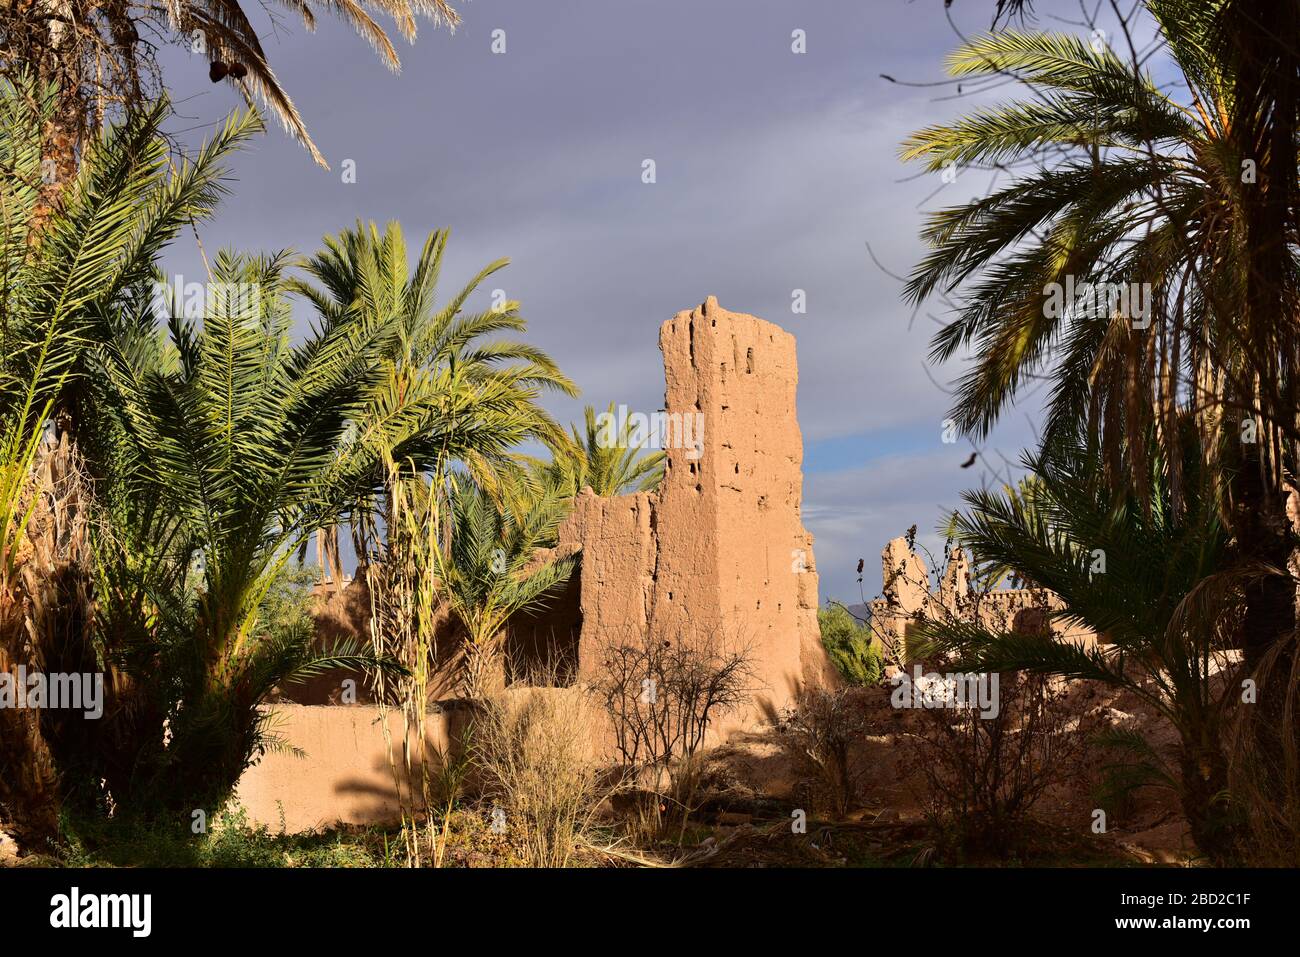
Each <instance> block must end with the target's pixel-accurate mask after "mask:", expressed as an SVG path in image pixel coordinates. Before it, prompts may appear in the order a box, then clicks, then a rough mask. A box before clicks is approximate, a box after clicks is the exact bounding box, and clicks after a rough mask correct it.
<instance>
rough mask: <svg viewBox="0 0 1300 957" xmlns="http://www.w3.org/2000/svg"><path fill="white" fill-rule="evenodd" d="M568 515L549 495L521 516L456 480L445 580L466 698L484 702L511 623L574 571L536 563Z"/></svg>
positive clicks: (557, 562) (567, 561) (558, 563)
mask: <svg viewBox="0 0 1300 957" xmlns="http://www.w3.org/2000/svg"><path fill="white" fill-rule="evenodd" d="M567 514H568V501H567V500H566V499H565V498H563V497H561V496H560V495H559V494H558V493H557V492H556V491H555V490H554V489H549V490H547V491H546V492H545V493H544V494H542V495H541V496H539V497H538V498H537V499H535V500H534V501H533V503H532V506H531V507H530V508H529V509H528V510H527V511H526V512H523V513H517V512H515V511H514V510H512V509H510V508H502V507H500V506H498V505H497V504H496V503H495V502H493V501H492V499H491V498H490V497H489V495H488V494H487V492H486V491H484V490H483V489H482V488H480V487H479V486H478V485H476V484H474V483H473V482H470V481H466V480H464V478H463V477H462V478H461V479H460V480H459V481H458V480H456V479H455V478H454V477H453V480H452V492H451V529H450V534H451V541H450V546H449V548H448V550H447V556H446V560H445V562H444V564H443V565H442V576H441V577H442V581H443V587H444V589H445V591H446V594H447V598H448V602H449V604H450V605H451V608H452V611H453V612H454V613H455V614H456V617H457V618H458V619H459V620H460V622H461V624H462V625H463V626H464V628H465V633H466V639H467V642H466V649H465V651H466V658H465V682H466V692H467V694H469V695H471V696H482V695H483V694H485V693H486V692H487V691H488V690H490V685H491V683H492V682H493V681H494V680H495V679H494V677H493V674H492V673H493V672H497V671H499V670H500V666H501V664H502V662H501V643H502V641H503V639H504V629H505V627H506V623H507V622H508V621H509V620H510V617H511V616H512V615H514V614H515V613H516V612H518V611H520V610H522V609H525V608H534V607H537V606H539V605H541V604H542V603H543V602H544V601H545V600H546V597H547V595H548V593H551V592H554V591H555V590H556V589H557V588H558V587H559V586H560V585H562V584H563V583H564V582H565V581H567V580H568V578H569V576H570V575H571V574H572V573H573V567H574V560H573V559H572V558H560V559H556V558H549V559H540V560H539V559H538V558H537V554H536V553H537V550H538V549H539V548H541V547H544V546H545V543H547V542H550V541H552V540H554V537H555V530H556V528H557V527H558V526H559V524H560V522H561V521H563V519H564V517H565V516H566V515H567Z"/></svg>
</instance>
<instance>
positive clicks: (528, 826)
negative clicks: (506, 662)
mask: <svg viewBox="0 0 1300 957" xmlns="http://www.w3.org/2000/svg"><path fill="white" fill-rule="evenodd" d="M595 718H596V712H595V709H594V708H593V706H592V702H591V699H590V695H589V694H588V693H587V692H586V691H585V690H584V689H582V688H577V687H574V688H524V689H520V690H514V691H507V692H503V693H501V694H498V695H495V696H493V697H491V698H489V699H488V700H487V701H486V703H485V705H484V706H483V710H482V712H481V714H480V716H479V718H478V720H477V721H476V722H475V728H474V756H475V763H476V765H477V768H478V771H479V773H480V774H481V776H482V786H483V791H484V794H485V796H486V797H487V798H489V799H490V800H494V801H496V802H497V804H498V806H499V807H500V808H501V809H502V810H503V811H504V812H505V814H506V815H507V817H508V820H509V821H510V823H511V824H512V825H513V826H514V828H515V829H516V830H517V831H518V832H519V833H520V834H521V835H522V840H523V842H524V849H523V857H524V859H525V861H526V862H527V864H528V865H529V866H533V867H564V866H566V865H567V864H569V863H570V861H571V860H572V858H573V855H574V851H575V849H576V848H577V846H578V844H579V843H580V842H581V841H582V839H583V837H584V834H585V832H586V831H587V829H588V827H589V826H590V823H591V821H592V819H593V817H594V815H595V813H596V810H597V808H598V807H599V806H600V804H601V802H602V800H603V798H604V797H605V796H606V795H605V794H604V793H603V788H602V784H601V775H600V768H599V765H598V763H597V760H596V754H595V746H594V741H593V737H592V729H593V727H594V721H595Z"/></svg>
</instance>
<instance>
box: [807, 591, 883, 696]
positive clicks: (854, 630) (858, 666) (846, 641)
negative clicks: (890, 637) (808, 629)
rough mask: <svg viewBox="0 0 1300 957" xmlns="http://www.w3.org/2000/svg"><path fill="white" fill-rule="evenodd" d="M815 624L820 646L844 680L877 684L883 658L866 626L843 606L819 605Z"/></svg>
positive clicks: (865, 684)
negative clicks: (820, 639) (820, 638)
mask: <svg viewBox="0 0 1300 957" xmlns="http://www.w3.org/2000/svg"><path fill="white" fill-rule="evenodd" d="M817 624H818V626H819V627H820V628H821V633H822V646H823V647H824V648H825V649H826V653H827V654H828V655H830V658H831V661H832V662H834V663H835V668H836V670H837V671H839V673H840V676H841V677H843V678H844V680H845V681H847V682H848V683H849V684H852V685H860V686H862V687H869V686H871V685H874V684H877V683H879V681H880V675H881V669H882V666H883V659H882V657H881V652H880V647H879V645H878V644H876V643H875V642H874V641H873V640H872V635H871V630H870V629H869V628H867V627H865V626H864V625H862V624H861V623H860V622H858V620H857V619H855V618H854V617H853V616H852V615H851V614H849V611H848V609H847V608H845V607H844V606H843V605H827V606H826V607H825V608H819V609H818V610H817Z"/></svg>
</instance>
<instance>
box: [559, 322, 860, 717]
mask: <svg viewBox="0 0 1300 957" xmlns="http://www.w3.org/2000/svg"><path fill="white" fill-rule="evenodd" d="M659 348H660V350H661V351H662V352H663V357H664V373H665V378H666V383H667V388H666V391H665V394H664V412H666V413H667V415H668V416H669V417H670V419H669V421H672V419H671V417H672V416H674V415H678V416H681V415H691V416H693V415H695V414H696V413H698V414H699V416H700V417H701V418H700V419H698V420H696V421H697V422H702V424H703V429H702V435H697V434H694V433H692V434H691V436H690V437H691V438H692V439H696V440H697V441H695V442H692V443H690V444H689V445H688V444H686V443H681V444H680V445H677V446H675V445H674V444H673V443H672V442H670V443H668V447H667V448H665V452H666V454H667V465H666V470H665V475H664V481H663V484H662V485H661V487H660V488H659V489H658V490H657V491H655V492H653V493H637V494H632V495H624V496H619V497H616V498H601V497H598V496H596V495H594V494H592V493H591V492H590V491H586V492H584V494H582V495H580V496H579V497H578V499H577V501H576V503H575V507H574V510H573V514H572V515H571V516H570V517H569V519H568V520H567V521H566V522H565V524H564V525H563V526H562V528H561V529H560V542H561V545H562V546H563V545H571V546H573V547H576V548H578V549H580V553H581V570H580V573H579V574H580V585H579V592H580V595H579V607H580V613H581V637H580V641H579V646H578V655H579V673H580V674H581V675H583V676H585V677H594V676H595V673H596V671H597V668H598V665H599V661H600V647H601V645H602V644H603V643H605V642H608V641H618V640H620V639H622V640H626V639H627V638H628V637H629V636H630V635H634V634H641V633H644V634H650V635H655V636H663V637H665V638H669V637H672V638H693V639H703V638H707V637H708V636H709V635H717V636H719V637H720V638H721V640H722V641H724V642H725V643H727V644H729V645H732V646H735V645H744V646H746V647H748V649H749V651H750V654H751V656H752V666H753V668H754V671H755V677H756V679H757V684H758V685H759V689H758V693H757V694H756V695H755V700H754V706H753V708H751V710H750V712H749V713H748V714H747V715H745V716H743V717H744V719H745V720H754V719H757V718H759V717H761V716H763V715H765V714H767V713H770V710H771V709H773V708H776V709H779V708H783V707H786V706H788V705H789V704H790V703H791V701H792V699H793V696H794V695H795V693H796V691H797V690H798V688H799V687H800V685H801V684H803V683H805V682H810V681H811V682H818V683H826V684H832V683H834V682H835V680H836V679H835V675H834V670H833V667H832V666H831V665H830V663H829V661H828V660H827V658H826V655H825V652H824V650H823V648H822V645H821V637H820V631H819V629H818V625H817V570H816V565H815V563H814V560H813V552H812V536H811V535H809V534H808V532H807V531H806V530H805V529H804V527H803V523H802V520H801V516H800V509H801V505H802V496H803V475H802V464H803V441H802V437H801V434H800V431H799V423H798V420H797V419H796V417H795V391H796V388H797V386H798V379H799V375H798V365H797V362H796V356H795V342H794V337H793V336H792V335H790V334H789V333H788V332H785V331H784V330H783V329H781V328H780V327H778V326H776V325H773V324H772V323H770V322H765V321H764V320H762V319H758V318H756V317H754V316H749V315H744V314H741V313H734V312H728V311H727V310H725V309H723V308H722V307H721V306H719V305H718V302H717V300H716V299H715V298H713V297H709V298H708V299H707V300H706V301H705V302H704V304H703V305H702V306H700V307H699V308H697V309H694V310H691V311H687V312H681V313H678V314H677V316H676V317H674V318H673V319H671V320H669V321H668V322H666V323H664V324H663V326H662V327H661V328H660V331H659ZM698 431H699V430H698V428H697V429H696V432H698ZM682 446H685V447H682Z"/></svg>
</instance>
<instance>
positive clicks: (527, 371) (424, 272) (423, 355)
mask: <svg viewBox="0 0 1300 957" xmlns="http://www.w3.org/2000/svg"><path fill="white" fill-rule="evenodd" d="M449 236H450V233H449V232H448V231H447V230H435V231H434V232H432V233H430V234H429V236H428V238H427V239H426V240H425V242H424V245H423V247H422V249H421V250H420V254H419V256H418V257H417V259H416V262H415V265H414V268H412V267H411V266H410V264H409V261H408V254H407V247H406V243H405V240H404V238H403V235H402V229H401V226H400V225H398V224H397V223H389V224H388V225H387V226H386V227H385V228H384V231H383V232H382V233H381V232H380V231H379V229H378V227H377V226H376V225H375V224H374V223H371V224H369V225H362V224H361V223H358V224H357V226H356V228H355V229H348V230H344V231H342V232H341V233H339V234H338V235H337V236H327V237H326V238H325V241H324V242H325V248H324V249H322V250H321V251H320V252H318V253H316V255H314V256H313V257H311V258H310V259H309V260H308V261H307V262H306V264H305V265H304V270H305V272H306V273H307V274H308V276H309V278H310V279H311V280H314V282H311V281H306V280H294V281H293V282H292V284H291V287H292V289H293V290H294V291H295V292H296V293H298V294H300V295H302V296H304V297H305V298H306V299H307V300H308V301H309V302H310V303H311V304H312V306H313V307H314V309H315V312H316V314H317V317H318V326H319V328H321V329H331V328H335V327H337V326H340V325H345V324H347V323H348V322H351V321H353V320H354V319H355V318H356V317H362V318H363V319H364V321H365V322H366V323H367V324H372V325H376V326H384V327H389V326H391V327H392V328H393V330H394V335H393V337H392V338H391V339H390V340H389V342H388V345H387V346H386V347H385V349H384V350H383V351H382V353H381V354H380V363H381V369H382V373H383V374H382V375H381V376H380V379H379V382H378V384H377V385H376V386H375V387H374V389H373V393H372V396H371V401H370V404H369V407H368V410H367V412H366V414H365V416H364V417H363V421H365V422H375V423H381V422H388V421H395V420H398V419H400V418H402V417H404V416H405V417H409V416H411V415H415V416H417V417H419V416H424V415H426V414H429V413H430V412H432V414H434V415H435V416H436V418H437V420H438V427H437V428H436V429H435V430H431V431H430V432H428V433H427V435H426V436H425V437H424V440H423V441H422V443H420V448H419V450H418V451H419V452H420V456H421V460H422V461H424V462H427V463H430V467H431V468H432V470H433V475H432V481H433V483H434V486H435V488H436V489H439V490H441V489H443V488H444V487H445V484H446V481H445V480H446V476H447V474H448V471H449V470H450V468H451V467H452V466H453V465H454V464H456V463H460V464H461V465H463V467H464V468H466V469H467V470H468V471H469V473H470V474H471V475H472V476H473V477H474V479H475V481H476V482H478V483H479V484H480V485H482V486H483V487H484V488H486V489H488V490H490V491H492V492H493V494H496V495H498V496H500V495H501V494H502V491H503V488H505V486H504V485H503V484H502V479H501V476H502V475H503V474H504V473H506V472H513V471H514V465H513V462H514V456H515V452H514V450H515V449H516V448H517V447H518V446H519V445H520V444H522V443H524V442H527V441H530V440H536V441H540V442H542V443H543V444H545V445H548V446H550V447H552V448H556V447H560V446H562V444H563V442H564V438H565V436H564V432H563V430H562V429H561V428H560V427H559V426H558V425H557V424H556V423H555V421H554V419H552V418H551V416H550V415H549V414H548V413H547V412H546V411H545V410H544V409H543V408H542V407H541V406H540V405H539V404H538V400H539V399H540V397H541V395H542V393H543V392H544V391H552V390H553V391H558V392H561V393H563V394H566V395H573V394H575V393H576V391H577V390H576V388H575V386H574V385H573V383H572V382H571V381H570V380H569V378H568V377H567V376H565V375H564V374H563V373H562V372H561V371H560V369H559V367H558V366H557V365H556V364H555V362H554V360H552V359H551V358H550V356H548V355H547V354H546V353H545V352H543V351H542V350H540V349H538V348H536V347H535V346H532V345H529V344H527V343H524V342H519V341H516V340H511V339H500V338H490V337H496V336H498V335H499V334H501V333H511V332H523V331H525V330H526V328H527V323H526V322H525V321H524V319H523V317H522V316H521V315H520V314H519V304H518V303H517V302H513V301H511V302H505V303H502V304H501V305H500V306H498V307H495V308H491V309H488V310H486V311H483V312H466V311H465V303H466V302H467V301H468V299H469V297H470V296H471V295H472V294H473V293H474V292H475V290H477V289H478V287H479V286H480V285H481V284H482V283H483V282H484V281H485V280H486V279H488V278H489V277H490V276H492V275H493V274H495V273H496V272H498V271H499V270H501V269H503V268H504V267H505V266H506V265H508V262H509V261H508V260H505V259H499V260H496V261H495V262H492V263H489V264H488V265H487V266H485V267H484V268H483V269H481V270H480V271H479V272H478V274H477V275H475V276H474V277H473V278H472V279H471V280H470V281H469V282H468V283H466V284H465V286H463V287H462V288H461V289H460V290H459V291H457V292H456V294H455V295H453V296H452V297H451V298H450V299H449V300H448V301H447V302H446V303H445V304H443V305H438V304H437V302H436V298H437V286H438V279H439V276H440V274H441V271H442V258H443V254H444V252H445V250H446V246H447V240H448V238H449ZM381 471H383V470H381ZM386 474H388V475H389V476H390V477H391V476H400V475H401V474H405V475H411V474H414V473H413V471H412V470H411V469H410V468H407V469H405V471H403V470H401V469H399V470H398V472H388V473H386ZM383 483H384V480H380V481H378V482H377V484H376V487H382V486H383ZM443 497H444V496H443V495H442V494H441V493H440V495H439V498H440V500H441V498H443ZM390 499H391V495H389V494H388V493H385V495H382V496H379V497H378V499H371V500H370V502H369V504H368V505H367V503H364V502H358V503H357V507H356V509H355V510H354V515H356V516H357V517H358V518H359V519H362V520H363V526H364V527H362V528H360V529H356V530H355V531H356V533H357V534H356V535H355V539H356V545H357V556H358V559H359V560H361V561H364V560H365V558H366V555H367V552H368V549H369V545H368V541H369V540H370V538H371V535H372V534H373V532H374V529H375V528H376V526H377V525H379V524H386V522H387V517H386V516H385V509H387V508H388V507H389V504H390ZM374 515H378V520H377V521H375V520H373V516H374ZM437 518H438V516H437V515H436V514H435V515H434V516H433V519H434V520H435V521H436V520H437Z"/></svg>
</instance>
